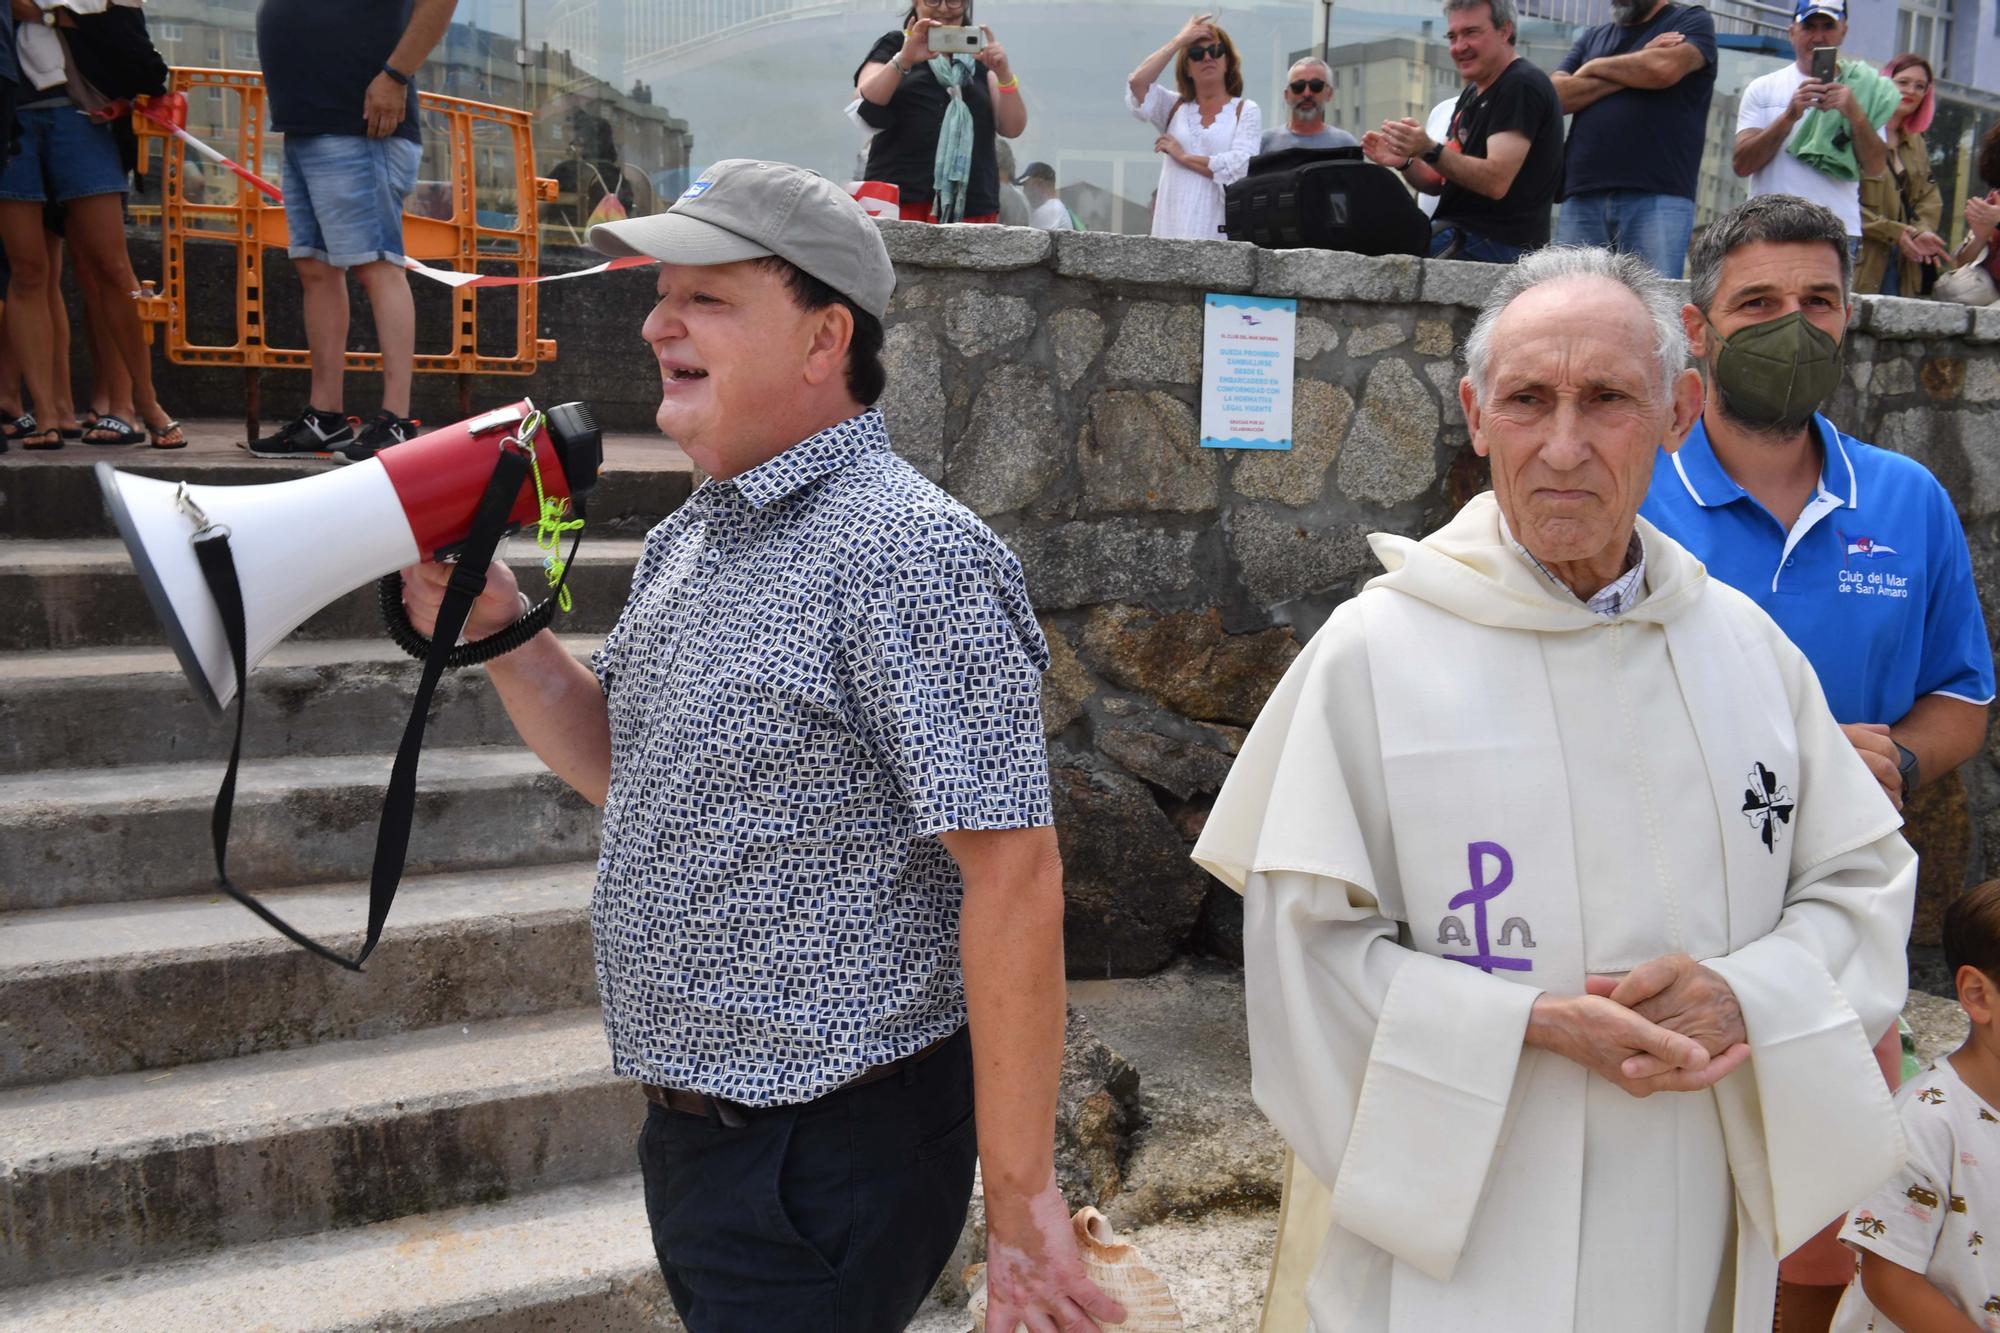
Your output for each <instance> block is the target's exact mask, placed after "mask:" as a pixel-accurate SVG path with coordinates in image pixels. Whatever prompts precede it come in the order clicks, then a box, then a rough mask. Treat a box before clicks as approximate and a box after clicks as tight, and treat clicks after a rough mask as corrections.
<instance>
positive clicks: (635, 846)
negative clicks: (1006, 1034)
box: [591, 409, 1053, 1106]
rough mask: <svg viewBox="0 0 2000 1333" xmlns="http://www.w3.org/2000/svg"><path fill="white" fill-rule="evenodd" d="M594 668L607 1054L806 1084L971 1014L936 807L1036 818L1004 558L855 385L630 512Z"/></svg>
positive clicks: (1031, 686)
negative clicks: (805, 421)
mask: <svg viewBox="0 0 2000 1333" xmlns="http://www.w3.org/2000/svg"><path fill="white" fill-rule="evenodd" d="M594 666H595V668H596V671H597V675H598V679H599V681H600V683H601V684H602V685H603V687H604V693H605V697H606V700H607V702H608V704H609V708H610V714H611V787H610V791H609V794H608V795H607V797H606V799H605V803H604V838H603V851H602V852H601V853H600V855H599V858H598V870H597V888H596V893H595V895H594V897H593V900H592V903H591V929H592V932H593V935H594V937H595V941H596V949H597V980H598V988H599V990H600V992H601V993H602V995H603V999H604V1022H605V1028H606V1031H607V1033H608V1035H609V1037H610V1041H611V1052H612V1059H613V1063H614V1066H615V1067H616V1069H617V1070H618V1072H619V1073H621V1074H624V1075H627V1076H629V1077H632V1078H637V1079H640V1080H642V1081H644V1082H647V1083H657V1084H662V1085H664V1086H667V1087H675V1088H688V1089H692V1090H694V1091H698V1092H707V1093H711V1094H714V1095H715V1096H718V1097H725V1098H728V1099H730V1100H732V1101H737V1102H742V1103H744V1104H746V1105H750V1106H774V1105H785V1104H789V1103H795V1102H801V1101H807V1100H810V1099H811V1098H813V1097H816V1096H818V1095H820V1094H821V1093H824V1092H826V1091H828V1090H830V1089H832V1088H835V1087H838V1086H839V1085H840V1084H842V1083H844V1082H846V1081H847V1080H849V1079H851V1078H853V1077H854V1076H855V1075H856V1074H859V1073H860V1072H861V1071H863V1070H864V1069H867V1068H868V1067H870V1066H872V1065H877V1064H884V1063H887V1062H888V1061H890V1060H895V1059H898V1058H900V1057H902V1056H905V1055H909V1054H911V1053H913V1052H915V1051H918V1050H921V1049H922V1048H923V1047H925V1046H927V1045H929V1044H930V1043H931V1042H933V1041H935V1040H937V1039H938V1038H940V1037H945V1036H949V1035H950V1034H951V1033H952V1032H954V1031H955V1030H957V1028H958V1027H959V1026H961V1025H962V1024H963V1023H964V1022H965V991H964V981H963V977H962V974H961V972H960V969H959V954H958V915H959V903H960V899H961V897H962V895H963V888H964V886H963V883H962V881H961V880H960V878H959V873H958V866H957V863H956V862H955V861H954V860H953V859H952V858H951V856H950V854H949V853H947V852H946V851H945V849H944V847H943V845H942V844H941V843H939V842H938V841H937V838H936V836H935V835H936V834H938V833H940V832H943V831H946V830H949V829H997V828H1028V827H1034V826H1037V825H1044V824H1048V823H1051V822H1053V821H1052V814H1051V809H1050V802H1049V777H1048V758H1047V751H1046V748H1045V746H1044V743H1043V737H1042V723H1041V710H1040V685H1041V682H1040V677H1041V672H1042V671H1043V670H1044V669H1045V668H1046V667H1047V666H1048V645H1047V643H1046V642H1045V641H1044V640H1043V638H1042V633H1041V629H1040V627H1039V626H1038V625H1037V624H1036V623H1035V617H1034V611H1033V609H1032V608H1031V607H1030V606H1029V604H1028V597H1027V591H1026V588H1025V586H1024V584H1023V581H1022V578H1021V568H1020V564H1019V562H1018V561H1016V560H1015V559H1014V557H1013V555H1012V553H1010V552H1009V551H1008V550H1007V548H1006V547H1005V546H1004V545H1002V544H1001V542H1000V540H999V538H997V537H996V536H994V535H993V533H992V532H991V531H990V530H989V529H988V528H987V527H986V525H985V524H983V523H982V522H980V521H979V519H977V518H976V517H974V516H973V515H972V514H971V513H970V512H969V511H968V510H966V509H965V507H964V506H962V505H960V504H959V503H958V502H957V501H955V500H953V499H952V498H951V497H950V496H948V495H946V494H945V493H944V492H943V491H942V490H940V489H938V487H936V486H935V485H933V484H932V483H931V482H930V481H928V480H927V479H926V478H925V477H924V476H923V475H922V474H921V473H919V472H918V471H917V470H916V469H915V468H912V467H911V466H910V465H909V464H908V463H906V462H904V461H903V460H902V459H900V458H898V457H897V456H896V455H895V454H894V453H892V452H890V449H889V439H888V435H887V432H886V431H885V430H884V428H883V424H882V417H881V414H880V413H879V412H877V411H874V410H872V409H871V410H870V411H867V412H864V413H862V414H861V415H859V416H856V417H851V418H849V419H848V420H846V421H843V422H841V423H840V424H839V425H837V426H833V427H831V428H829V429H827V430H824V431H821V432H820V433H819V434H817V435H815V436H813V437H812V438H810V439H808V440H805V441H803V442H801V443H799V444H797V445H794V446H793V447H792V448H790V449H788V450H786V451H785V452H784V453H782V454H780V455H778V456H777V457H776V458H773V459H771V460H770V461H769V462H767V463H764V464H762V465H761V466H759V467H756V468H753V469H751V470H750V471H747V472H744V473H741V474H739V475H738V476H736V477H734V478H732V479H731V480H729V481H725V482H717V481H710V482H708V483H707V484H705V485H703V486H702V487H701V488H700V489H699V490H697V491H696V492H695V493H694V495H693V496H692V497H691V498H690V499H689V500H688V502H687V503H686V504H685V505H683V506H682V507H681V509H680V510H678V511H677V512H676V513H675V514H674V515H673V516H672V517H670V518H668V519H667V520H666V521H665V522H663V523H661V524H660V525H659V526H658V527H656V528H654V529H653V531H652V532H651V533H650V534H649V535H648V537H647V539H646V547H645V552H644V554H643V555H642V556H641V557H640V560H639V567H638V569H637V571H636V572H635V573H634V575H633V579H632V596H631V599H630V601H628V602H627V603H626V606H625V610H624V613H623V614H622V615H621V616H620V617H619V620H618V624H617V625H616V626H615V627H614V628H613V629H612V631H611V634H610V636H609V637H608V638H607V639H606V640H605V643H604V647H603V648H602V650H600V651H599V653H598V654H597V656H596V658H595V661H594Z"/></svg>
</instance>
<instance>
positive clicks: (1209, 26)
mask: <svg viewBox="0 0 2000 1333" xmlns="http://www.w3.org/2000/svg"><path fill="white" fill-rule="evenodd" d="M1169 61H1172V62H1173V66H1174V85H1175V89H1176V91H1175V92H1169V91H1168V90H1167V89H1165V88H1163V87H1161V86H1160V85H1159V84H1157V83H1155V82H1154V80H1155V79H1157V78H1159V77H1160V72H1161V71H1162V70H1164V69H1166V67H1167V63H1168V62H1169ZM1125 106H1126V108H1127V109H1128V110H1130V111H1131V113H1132V114H1133V115H1134V116H1137V117H1138V118H1139V119H1140V120H1143V121H1145V122H1146V123H1147V124H1148V125H1151V126H1152V127H1153V130H1154V132H1155V134H1156V135H1157V137H1156V138H1155V139H1154V140H1153V150H1154V151H1155V152H1158V153H1161V154H1164V156H1165V159H1166V160H1165V161H1163V162H1161V163H1160V190H1159V194H1158V195H1157V196H1156V197H1155V199H1154V202H1153V235H1155V236H1193V237H1199V238H1202V239H1205V240H1211V241H1212V240H1215V239H1216V238H1217V237H1219V236H1221V235H1222V187H1223V186H1225V185H1228V184H1230V183H1231V182H1232V181H1236V180H1240V179H1242V177H1243V173H1244V171H1245V170H1246V169H1247V168H1248V167H1249V165H1250V159H1251V158H1252V157H1254V156H1256V153H1257V141H1258V138H1259V136H1260V135H1261V134H1262V133H1263V128H1264V119H1263V113H1262V112H1260V111H1259V110H1258V109H1257V104H1256V103H1255V102H1252V101H1250V100H1249V99H1248V98H1246V97H1244V96H1243V67H1242V63H1241V62H1240V61H1239V60H1238V59H1237V56H1236V44H1235V43H1234V42H1232V41H1230V40H1229V34H1228V33H1226V32H1224V31H1223V30H1222V27H1221V25H1220V24H1218V23H1216V21H1215V16H1214V15H1213V14H1196V15H1195V16H1194V17H1193V18H1191V19H1189V20H1188V21H1187V23H1186V24H1185V25H1183V26H1182V28H1181V30H1180V31H1179V32H1178V33H1176V34H1174V39H1173V40H1172V41H1170V42H1168V43H1167V44H1166V45H1165V46H1163V47H1161V48H1160V49H1159V50H1157V51H1155V52H1153V54H1151V55H1149V56H1147V57H1146V58H1145V59H1144V60H1143V61H1141V62H1140V63H1139V68H1137V69H1135V70H1133V71H1132V77H1131V78H1130V79H1128V80H1126V86H1125Z"/></svg>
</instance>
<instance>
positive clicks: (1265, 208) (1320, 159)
mask: <svg viewBox="0 0 2000 1333" xmlns="http://www.w3.org/2000/svg"><path fill="white" fill-rule="evenodd" d="M1222 229H1223V231H1224V232H1225V233H1227V234H1228V236H1229V239H1230V240H1232V241H1250V242H1253V243H1254V244H1257V245H1261V246H1263V247H1265V248H1266V249H1270V250H1299V249H1320V250H1350V251H1353V252H1354V253H1355V254H1361V255H1423V254H1425V253H1426V252H1428V251H1429V249H1430V241H1431V220H1430V219H1429V218H1427V217H1425V216H1424V212H1423V210H1422V209H1420V208H1418V207H1417V201H1416V200H1414V199H1412V198H1410V192H1409V191H1408V190H1407V189H1405V188H1404V186H1403V182H1402V180H1401V179H1400V178H1399V177H1398V176H1397V175H1396V173H1395V172H1393V171H1391V170H1389V169H1388V168H1387V167H1384V166H1379V165H1377V164H1376V163H1373V162H1370V161H1368V160H1367V158H1365V157H1363V156H1362V153H1361V150H1360V149H1359V148H1287V149H1284V150H1282V151H1280V152H1276V153H1260V154H1259V155H1258V156H1256V157H1253V158H1251V159H1250V167H1249V171H1248V174H1246V175H1245V176H1244V177H1243V179H1241V180H1239V181H1237V182H1236V183H1235V184H1233V185H1230V186H1227V187H1226V188H1224V190H1223V192H1222Z"/></svg>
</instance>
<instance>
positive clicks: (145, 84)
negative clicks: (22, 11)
mask: <svg viewBox="0 0 2000 1333" xmlns="http://www.w3.org/2000/svg"><path fill="white" fill-rule="evenodd" d="M71 18H72V20H73V24H74V26H64V27H60V28H58V29H56V31H57V32H59V33H61V34H62V38H63V47H64V49H65V50H66V51H67V52H68V54H69V60H70V63H71V65H72V66H73V67H74V68H75V70H76V72H77V73H78V74H79V75H81V76H82V77H83V80H84V82H86V83H88V84H89V85H90V86H91V87H93V88H95V89H96V90H97V91H98V92H100V93H102V94H103V95H104V96H105V97H107V98H110V99H111V100H113V101H120V100H123V99H126V98H132V97H140V96H158V95H159V94H161V93H164V92H165V91H166V90H167V62H166V61H165V60H164V59H162V58H161V56H160V52H159V50H158V49H157V48H156V47H155V46H154V45H153V38H152V34H150V33H148V32H147V31H146V16H145V14H144V13H143V12H141V11H140V10H139V9H138V8H137V7H135V6H132V5H110V6H107V7H106V8H105V10H104V12H103V13H101V14H74V13H73V14H72V15H71Z"/></svg>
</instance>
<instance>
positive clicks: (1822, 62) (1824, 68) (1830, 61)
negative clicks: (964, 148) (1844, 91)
mask: <svg viewBox="0 0 2000 1333" xmlns="http://www.w3.org/2000/svg"><path fill="white" fill-rule="evenodd" d="M933 36H935V34H933ZM1812 77H1813V82H1814V83H1832V82H1833V81H1834V80H1835V79H1837V78H1839V77H1840V48H1839V47H1837V46H1815V47H1814V48H1813V53H1812Z"/></svg>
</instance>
